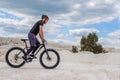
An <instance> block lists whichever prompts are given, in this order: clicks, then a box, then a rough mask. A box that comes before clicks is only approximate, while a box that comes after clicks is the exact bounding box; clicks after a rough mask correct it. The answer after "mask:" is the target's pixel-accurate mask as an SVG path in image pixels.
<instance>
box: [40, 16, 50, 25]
mask: <svg viewBox="0 0 120 80" xmlns="http://www.w3.org/2000/svg"><path fill="white" fill-rule="evenodd" d="M48 20H49V17H48V16H47V15H42V21H43V23H44V24H46V23H47V22H48Z"/></svg>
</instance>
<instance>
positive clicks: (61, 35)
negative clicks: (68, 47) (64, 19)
mask: <svg viewBox="0 0 120 80" xmlns="http://www.w3.org/2000/svg"><path fill="white" fill-rule="evenodd" d="M62 37H65V35H64V34H59V35H57V38H62Z"/></svg>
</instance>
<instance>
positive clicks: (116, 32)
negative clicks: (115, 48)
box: [108, 30, 120, 39]
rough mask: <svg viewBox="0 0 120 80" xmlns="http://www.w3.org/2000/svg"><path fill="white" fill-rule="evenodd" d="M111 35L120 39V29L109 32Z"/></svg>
mask: <svg viewBox="0 0 120 80" xmlns="http://www.w3.org/2000/svg"><path fill="white" fill-rule="evenodd" d="M108 36H109V37H111V38H117V39H120V30H116V31H114V32H111V33H109V34H108Z"/></svg>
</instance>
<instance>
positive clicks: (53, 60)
mask: <svg viewBox="0 0 120 80" xmlns="http://www.w3.org/2000/svg"><path fill="white" fill-rule="evenodd" d="M21 41H23V43H24V44H25V47H24V48H21V47H12V48H11V49H9V50H8V51H7V53H6V56H5V59H6V62H7V64H8V65H9V66H11V67H13V68H19V67H22V66H23V65H24V64H25V63H29V62H32V60H33V59H36V58H37V57H36V55H37V54H38V53H39V51H40V50H41V49H42V48H44V50H43V52H42V53H41V54H40V56H39V62H40V64H41V65H42V66H43V67H44V68H46V69H53V68H55V67H57V66H58V64H59V62H60V56H59V54H58V52H57V51H55V50H54V49H47V48H46V46H45V43H42V44H40V47H39V48H38V49H37V50H36V52H35V54H34V56H35V57H34V58H28V60H27V62H26V61H24V59H23V58H22V57H23V56H25V54H26V51H27V50H28V49H29V47H28V44H27V41H28V39H21Z"/></svg>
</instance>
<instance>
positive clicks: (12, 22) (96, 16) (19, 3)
mask: <svg viewBox="0 0 120 80" xmlns="http://www.w3.org/2000/svg"><path fill="white" fill-rule="evenodd" d="M0 3H1V4H0V36H1V37H18V38H27V34H28V32H29V30H30V29H31V28H32V26H33V25H34V23H35V22H36V21H38V20H39V19H41V15H42V14H47V15H48V16H49V17H50V20H49V22H48V23H47V24H46V25H45V26H44V33H45V38H46V40H47V41H48V42H57V43H61V44H72V45H78V44H79V42H80V39H81V36H86V35H87V34H88V33H90V32H96V33H97V35H98V36H99V42H98V43H100V44H103V46H104V47H116V48H118V47H120V45H119V44H120V1H119V0H71V1H69V0H60V1H58V0H53V1H49V0H28V1H27V0H26V1H25V0H12V1H8V0H1V1H0ZM26 4H27V5H26ZM3 6H4V7H3ZM38 37H39V36H38Z"/></svg>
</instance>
